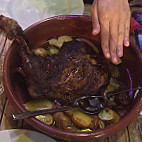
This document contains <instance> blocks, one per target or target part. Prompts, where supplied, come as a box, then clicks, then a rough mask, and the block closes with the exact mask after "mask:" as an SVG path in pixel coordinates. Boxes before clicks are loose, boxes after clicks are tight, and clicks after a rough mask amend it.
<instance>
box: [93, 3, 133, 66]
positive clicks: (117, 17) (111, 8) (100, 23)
mask: <svg viewBox="0 0 142 142" xmlns="http://www.w3.org/2000/svg"><path fill="white" fill-rule="evenodd" d="M91 16H92V23H93V32H92V33H93V35H97V34H98V33H100V34H101V47H102V50H103V53H104V56H105V57H106V58H107V59H111V61H112V62H113V63H114V64H116V63H117V62H118V59H117V57H122V56H123V44H124V45H125V46H129V29H130V16H131V14H130V8H129V3H128V0H94V2H93V4H92V7H91Z"/></svg>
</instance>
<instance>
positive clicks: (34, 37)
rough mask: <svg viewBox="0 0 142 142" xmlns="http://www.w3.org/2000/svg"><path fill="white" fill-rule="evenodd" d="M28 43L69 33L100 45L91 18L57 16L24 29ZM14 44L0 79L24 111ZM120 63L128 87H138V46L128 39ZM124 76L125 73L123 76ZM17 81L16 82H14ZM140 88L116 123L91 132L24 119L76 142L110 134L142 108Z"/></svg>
mask: <svg viewBox="0 0 142 142" xmlns="http://www.w3.org/2000/svg"><path fill="white" fill-rule="evenodd" d="M25 34H26V36H27V38H28V39H29V42H30V45H31V47H33V48H37V47H39V46H40V45H42V44H43V43H45V42H46V41H47V40H48V39H51V38H53V37H57V36H60V35H72V36H75V37H83V38H86V39H89V40H91V41H92V42H94V44H95V45H96V46H98V47H100V38H99V36H96V37H95V36H93V35H92V22H91V18H90V17H87V16H57V17H52V18H49V19H46V20H43V21H40V22H37V23H35V24H33V25H32V26H30V27H29V28H27V29H26V30H25ZM18 52H19V50H18V47H17V44H16V43H14V44H13V45H12V47H11V48H10V49H9V50H8V52H7V54H6V57H5V62H4V67H3V74H4V75H3V81H4V88H5V92H6V95H7V97H8V99H9V101H10V102H11V103H12V105H13V106H14V107H15V109H16V110H17V111H18V112H25V111H26V110H25V107H24V105H23V104H24V103H25V102H27V101H28V99H29V97H28V95H27V94H28V93H27V92H26V91H25V90H26V89H25V86H24V85H23V82H22V78H21V77H19V76H17V75H15V72H14V71H15V69H16V68H17V67H18V66H19V65H20V64H21V60H20V56H19V54H18ZM122 64H125V67H126V69H127V70H128V74H129V75H130V76H129V77H130V84H129V85H132V87H137V86H142V55H141V52H140V50H139V49H138V47H137V46H136V45H135V44H134V43H133V42H132V41H130V47H128V48H124V57H123V59H122ZM123 78H125V76H124V77H123ZM17 81H18V82H20V83H17ZM141 94H142V90H140V91H139V93H138V94H137V97H136V99H135V100H134V104H133V105H131V106H130V109H129V111H127V113H126V114H125V116H123V117H122V118H121V119H120V120H119V121H118V122H117V123H115V124H113V125H111V126H108V127H106V128H105V129H100V130H95V131H92V132H70V131H66V130H60V129H57V128H55V127H50V126H47V125H45V124H44V123H42V122H40V121H38V120H37V119H36V118H28V119H25V121H26V122H27V123H29V124H30V125H32V126H33V127H35V128H36V129H38V130H39V131H41V132H43V133H45V134H48V135H50V136H53V137H56V138H60V139H65V140H76V141H79V140H80V141H81V140H83V141H87V140H91V139H98V138H104V137H107V136H110V135H112V134H114V133H117V132H118V131H120V130H122V129H124V128H125V127H126V126H128V125H129V124H130V123H131V122H132V121H133V120H134V119H135V118H136V117H137V116H138V115H139V112H140V111H141V110H142V95H141Z"/></svg>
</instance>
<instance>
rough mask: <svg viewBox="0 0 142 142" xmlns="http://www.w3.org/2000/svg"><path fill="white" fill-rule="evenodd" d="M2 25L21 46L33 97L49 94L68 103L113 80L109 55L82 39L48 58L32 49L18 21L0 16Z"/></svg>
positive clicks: (21, 54) (26, 78)
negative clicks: (110, 75)
mask: <svg viewBox="0 0 142 142" xmlns="http://www.w3.org/2000/svg"><path fill="white" fill-rule="evenodd" d="M0 28H1V30H3V31H4V32H5V33H6V34H7V35H8V39H9V40H11V39H12V40H13V39H14V40H16V41H17V42H18V43H19V45H20V53H19V54H20V56H21V59H22V62H23V66H22V70H23V73H22V74H24V77H25V80H26V82H27V86H28V90H29V92H30V94H32V97H35V98H38V97H39V98H40V97H47V98H51V99H56V100H58V101H61V102H68V101H71V100H74V99H76V98H78V97H81V96H84V95H92V94H93V93H94V92H96V91H98V90H99V89H100V88H101V87H103V86H105V85H106V84H108V82H109V79H110V77H109V71H108V66H107V63H106V60H105V58H104V57H103V56H102V55H98V54H96V53H95V52H94V50H93V48H92V47H90V46H88V45H86V44H85V43H84V42H82V41H77V40H73V41H70V42H66V43H64V44H63V45H62V47H61V49H60V52H59V53H58V54H56V55H50V56H47V57H46V58H44V57H42V56H40V55H35V54H34V53H33V52H32V51H30V49H29V46H28V42H27V40H26V38H25V36H24V33H23V31H22V29H21V27H20V26H19V25H18V23H17V22H16V21H14V20H12V19H9V18H7V17H4V16H2V15H1V16H0Z"/></svg>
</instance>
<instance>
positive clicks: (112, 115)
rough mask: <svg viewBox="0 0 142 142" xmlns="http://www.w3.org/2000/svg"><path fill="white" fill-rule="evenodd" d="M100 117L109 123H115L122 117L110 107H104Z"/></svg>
mask: <svg viewBox="0 0 142 142" xmlns="http://www.w3.org/2000/svg"><path fill="white" fill-rule="evenodd" d="M98 117H99V118H100V119H101V120H103V121H105V122H108V123H115V122H117V121H118V120H119V119H120V116H119V115H118V114H117V113H116V112H115V111H113V110H112V109H110V108H104V109H103V110H102V111H101V112H100V113H99V114H98Z"/></svg>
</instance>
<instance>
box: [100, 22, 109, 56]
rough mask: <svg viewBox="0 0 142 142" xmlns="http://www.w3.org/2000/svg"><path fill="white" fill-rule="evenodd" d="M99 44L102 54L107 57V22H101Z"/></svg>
mask: <svg viewBox="0 0 142 142" xmlns="http://www.w3.org/2000/svg"><path fill="white" fill-rule="evenodd" d="M101 46H102V50H103V53H104V56H105V57H106V58H107V59H109V58H110V51H109V22H104V23H101Z"/></svg>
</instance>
